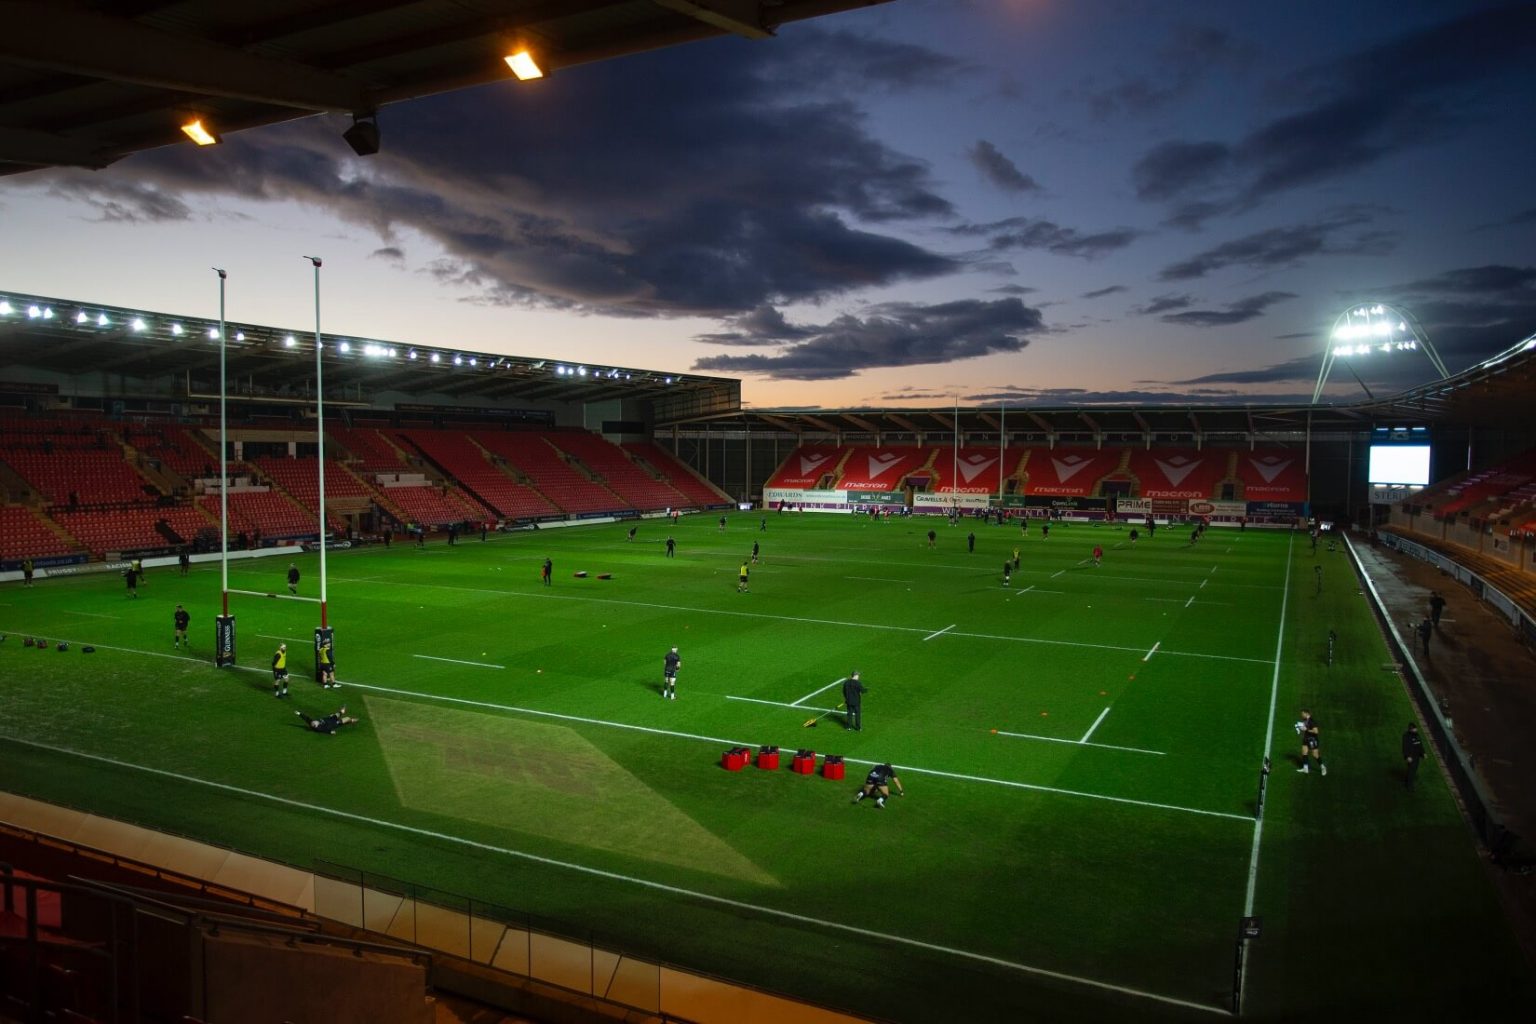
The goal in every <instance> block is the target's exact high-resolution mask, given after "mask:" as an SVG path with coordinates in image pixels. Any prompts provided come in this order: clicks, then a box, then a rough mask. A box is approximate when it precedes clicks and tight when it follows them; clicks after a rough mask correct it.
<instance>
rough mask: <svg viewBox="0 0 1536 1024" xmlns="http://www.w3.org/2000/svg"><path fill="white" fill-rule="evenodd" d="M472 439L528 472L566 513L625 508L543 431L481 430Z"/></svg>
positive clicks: (546, 496) (542, 492) (547, 496)
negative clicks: (568, 459) (566, 457)
mask: <svg viewBox="0 0 1536 1024" xmlns="http://www.w3.org/2000/svg"><path fill="white" fill-rule="evenodd" d="M564 436H566V435H561V437H564ZM571 436H575V435H571ZM474 439H475V441H476V442H478V443H479V444H480V445H482V446H483V447H484V448H485V449H486V450H487V451H489V452H491V453H492V454H493V455H499V456H500V457H501V458H503V459H505V460H506V461H507V463H508V464H509V465H511V466H514V467H516V468H517V469H519V470H521V471H522V472H523V473H525V474H527V476H528V478H529V479H530V480H531V481H533V485H534V486H535V487H537V488H538V490H539V493H540V494H542V495H543V496H544V497H545V498H547V499H548V500H550V501H552V502H554V503H555V504H556V505H558V506H559V508H560V509H561V510H563V511H565V512H575V513H582V512H617V511H621V510H623V509H625V508H626V507H627V505H626V503H625V501H624V499H622V498H620V497H619V496H618V495H617V494H615V493H613V492H612V491H610V490H609V489H608V488H606V487H604V486H603V485H602V484H600V483H597V482H596V481H593V480H589V479H588V478H587V477H585V476H584V475H582V474H581V473H580V472H579V471H578V470H576V469H575V468H573V467H572V466H571V464H570V463H568V462H567V461H566V460H565V458H564V457H563V456H562V454H561V452H560V450H559V449H558V448H556V447H555V446H554V443H553V442H552V441H551V440H550V439H549V438H547V437H546V436H545V435H543V434H540V433H533V432H522V431H506V432H494V433H493V432H491V431H481V432H480V433H477V434H475V435H474Z"/></svg>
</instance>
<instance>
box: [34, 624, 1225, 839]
mask: <svg viewBox="0 0 1536 1024" xmlns="http://www.w3.org/2000/svg"><path fill="white" fill-rule="evenodd" d="M63 639H64V641H65V642H66V643H71V644H75V643H85V642H86V641H80V640H74V639H71V638H68V637H65V638H63ZM95 646H96V649H97V650H100V651H119V652H122V653H124V654H140V655H144V656H147V657H151V658H168V659H170V660H172V661H184V662H192V663H194V664H198V665H207V664H208V662H207V659H205V658H186V657H182V656H181V655H179V654H165V653H163V652H160V651H145V650H140V649H139V648H137V647H116V646H113V645H111V644H96V645H95ZM233 667H234V668H236V669H238V670H240V671H242V672H259V673H261V674H263V675H265V674H266V673H267V671H268V669H266V668H265V667H258V666H254V665H236V666H233ZM342 682H343V683H345V684H346V685H347V686H349V687H352V688H353V689H357V690H372V691H373V692H374V693H391V694H395V695H396V696H400V697H413V698H415V699H417V700H428V701H441V702H442V703H444V704H459V705H463V706H465V707H476V708H489V709H490V710H492V711H506V712H510V713H513V714H521V715H532V716H534V717H536V718H552V719H555V720H557V721H562V722H579V723H581V724H583V725H597V726H604V727H606V728H610V729H626V730H629V731H631V732H642V733H648V734H650V735H652V736H671V737H673V738H676V739H686V740H700V741H703V742H705V743H712V744H721V743H723V744H725V745H726V746H728V747H732V746H735V747H755V746H756V745H757V744H756V743H749V742H747V741H745V740H741V739H724V738H721V737H719V736H703V735H700V734H698V733H691V732H678V731H676V730H673V729H658V728H656V727H654V726H649V725H634V724H631V723H629V722H610V721H608V720H607V719H602V718H585V717H583V716H581V715H566V714H561V713H560V712H558V711H541V710H539V709H537V708H525V707H518V706H517V705H513V704H492V703H490V702H489V701H483V700H470V699H468V698H466V697H446V696H443V695H442V694H436V693H422V692H421V691H419V690H401V689H398V688H396V687H392V686H377V685H374V684H372V683H359V682H355V681H352V680H346V679H344V680H342ZM737 699H745V698H737ZM800 710H804V711H813V710H815V709H814V708H802V709H800ZM999 735H1001V734H999ZM1032 738H1037V739H1051V738H1052V737H1044V736H1042V737H1032ZM16 742H22V741H20V740H18V741H16ZM1065 742H1067V743H1075V742H1076V741H1075V740H1066V741H1065ZM34 745H39V746H40V744H34ZM1087 745H1088V746H1095V747H1096V746H1103V744H1098V743H1091V744H1087ZM1125 749H1132V748H1125ZM1141 752H1142V753H1158V751H1141ZM81 756H95V755H81ZM844 760H845V761H847V762H848V763H849V764H864V765H869V766H871V767H873V766H874V765H877V764H880V763H881V762H879V761H867V760H864V759H861V758H856V757H848V758H844ZM146 770H149V771H156V770H158V769H146ZM902 770H903V771H907V772H911V773H913V774H914V775H933V776H936V777H938V778H945V779H957V780H959V781H962V782H980V783H985V784H987V785H992V786H1006V787H1008V788H1009V789H1023V790H1028V791H1031V792H1036V793H1056V794H1059V795H1061V796H1076V797H1083V798H1084V799H1088V800H1106V801H1108V802H1110V803H1117V804H1129V805H1131V806H1135V807H1151V808H1154V809H1156V810H1164V811H1179V812H1182V813H1184V814H1199V815H1202V816H1205V817H1209V818H1233V819H1236V820H1238V821H1248V820H1250V816H1249V815H1246V814H1232V813H1230V812H1227V811H1207V810H1203V809H1201V808H1198V807H1180V806H1179V805H1177V804H1163V803H1154V802H1152V801H1149V800H1133V799H1131V798H1130V797H1123V796H1109V795H1107V794H1104V793H1087V792H1083V791H1082V790H1076V789H1058V788H1056V787H1055V786H1042V785H1038V784H1036V783H1033V782H1017V781H1014V780H1012V779H994V778H990V777H988V776H985V775H966V774H962V773H960V772H946V771H941V770H939V769H937V768H916V767H913V766H911V765H904V766H903V768H902Z"/></svg>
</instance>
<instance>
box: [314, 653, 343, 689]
mask: <svg viewBox="0 0 1536 1024" xmlns="http://www.w3.org/2000/svg"><path fill="white" fill-rule="evenodd" d="M319 660H320V685H321V686H322V687H324V688H325V689H327V690H339V689H340V688H341V684H340V683H338V682H337V681H336V660H335V658H334V657H333V656H332V655H331V645H330V644H326V645H325V646H324V647H322V648H320V654H319Z"/></svg>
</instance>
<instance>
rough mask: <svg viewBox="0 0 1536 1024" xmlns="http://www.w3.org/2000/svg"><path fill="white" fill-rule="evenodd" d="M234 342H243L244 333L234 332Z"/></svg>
mask: <svg viewBox="0 0 1536 1024" xmlns="http://www.w3.org/2000/svg"><path fill="white" fill-rule="evenodd" d="M235 340H236V341H244V340H245V332H244V331H236V332H235Z"/></svg>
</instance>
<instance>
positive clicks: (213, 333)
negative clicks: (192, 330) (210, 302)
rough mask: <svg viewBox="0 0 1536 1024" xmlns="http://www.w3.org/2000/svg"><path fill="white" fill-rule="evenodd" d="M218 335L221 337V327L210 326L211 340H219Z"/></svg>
mask: <svg viewBox="0 0 1536 1024" xmlns="http://www.w3.org/2000/svg"><path fill="white" fill-rule="evenodd" d="M218 337H219V329H218V328H217V327H210V328H208V340H209V341H216V340H218Z"/></svg>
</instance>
